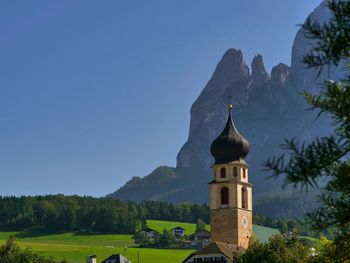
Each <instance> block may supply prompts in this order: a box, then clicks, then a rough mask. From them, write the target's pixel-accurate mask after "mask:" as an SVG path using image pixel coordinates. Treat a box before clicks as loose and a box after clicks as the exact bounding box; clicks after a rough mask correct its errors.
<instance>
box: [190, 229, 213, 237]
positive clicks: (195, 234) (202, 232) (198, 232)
mask: <svg viewBox="0 0 350 263" xmlns="http://www.w3.org/2000/svg"><path fill="white" fill-rule="evenodd" d="M193 236H210V231H208V230H206V229H203V230H200V231H197V232H196V233H193V234H192V235H191V237H193Z"/></svg>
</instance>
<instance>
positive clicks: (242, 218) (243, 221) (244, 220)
mask: <svg viewBox="0 0 350 263" xmlns="http://www.w3.org/2000/svg"><path fill="white" fill-rule="evenodd" d="M241 223H242V227H243V228H244V229H247V227H248V218H247V216H245V215H243V216H242V217H241Z"/></svg>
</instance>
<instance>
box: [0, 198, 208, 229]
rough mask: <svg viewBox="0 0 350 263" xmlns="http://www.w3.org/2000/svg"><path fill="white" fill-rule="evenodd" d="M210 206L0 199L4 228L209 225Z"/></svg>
mask: <svg viewBox="0 0 350 263" xmlns="http://www.w3.org/2000/svg"><path fill="white" fill-rule="evenodd" d="M208 211H209V208H208V207H207V205H204V204H203V205H197V204H178V205H174V204H170V203H161V202H157V201H143V202H141V203H135V202H124V201H118V200H113V199H109V198H93V197H80V196H64V195H47V196H34V197H30V196H22V197H0V229H2V230H23V229H29V228H30V229H39V230H42V231H48V232H59V231H82V232H85V231H86V232H98V233H120V234H124V233H125V234H126V233H128V234H129V233H133V232H134V230H135V225H136V224H135V223H136V221H137V220H142V219H159V220H171V221H182V222H196V220H197V219H198V218H202V219H203V220H204V221H205V222H207V223H208V222H209V213H208Z"/></svg>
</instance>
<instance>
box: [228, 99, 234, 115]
mask: <svg viewBox="0 0 350 263" xmlns="http://www.w3.org/2000/svg"><path fill="white" fill-rule="evenodd" d="M227 108H228V112H229V113H230V112H231V110H232V108H233V105H232V96H231V95H230V96H228V102H227Z"/></svg>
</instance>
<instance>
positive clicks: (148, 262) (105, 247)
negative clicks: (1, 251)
mask: <svg viewBox="0 0 350 263" xmlns="http://www.w3.org/2000/svg"><path fill="white" fill-rule="evenodd" d="M9 235H15V236H16V241H17V243H18V244H19V245H20V246H21V247H23V248H25V247H31V248H32V249H33V250H34V251H37V252H39V253H40V254H42V255H44V256H51V257H54V258H55V259H57V260H60V259H63V258H66V259H67V260H68V261H69V262H81V263H85V262H86V261H85V260H86V256H88V255H93V254H96V255H97V262H100V261H102V260H103V259H105V258H107V257H108V256H110V255H112V254H118V253H119V254H124V248H125V247H126V246H127V249H126V251H125V252H126V256H127V258H129V259H130V260H131V261H132V262H133V263H137V253H139V255H140V263H158V262H159V263H163V262H167V263H180V262H182V260H183V259H184V258H186V257H187V256H188V255H189V254H190V253H191V252H192V251H191V250H180V249H150V248H138V247H136V245H135V244H134V242H133V240H132V236H131V235H80V234H74V233H65V234H54V235H36V236H31V235H28V234H26V233H23V232H0V245H1V244H3V243H4V242H5V240H6V239H7V237H8V236H9Z"/></svg>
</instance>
